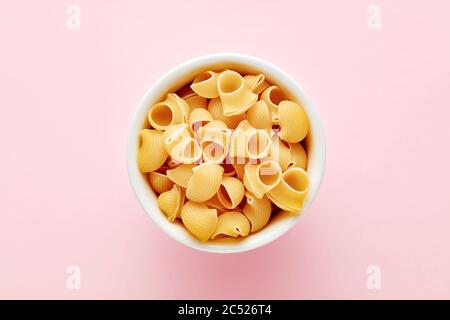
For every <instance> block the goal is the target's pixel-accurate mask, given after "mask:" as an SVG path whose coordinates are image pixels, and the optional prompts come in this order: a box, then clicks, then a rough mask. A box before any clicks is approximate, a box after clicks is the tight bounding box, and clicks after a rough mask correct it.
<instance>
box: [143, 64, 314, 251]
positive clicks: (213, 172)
mask: <svg viewBox="0 0 450 320" xmlns="http://www.w3.org/2000/svg"><path fill="white" fill-rule="evenodd" d="M213 70H215V71H211V70H209V71H205V72H203V73H201V74H199V75H198V76H197V77H195V78H194V79H193V80H192V81H190V82H187V80H186V82H184V83H188V84H186V85H184V86H183V87H181V88H180V89H178V90H176V93H168V94H167V95H166V96H165V99H164V100H163V101H160V102H157V103H155V104H154V105H152V106H151V108H149V111H148V113H147V116H148V120H149V121H148V123H146V124H144V127H143V130H142V131H141V132H140V147H139V150H138V154H137V165H138V167H139V169H140V171H141V172H142V173H144V174H145V175H144V176H145V177H147V179H148V183H149V185H150V186H151V188H152V189H153V190H154V192H155V193H156V194H157V203H158V206H159V208H160V209H161V211H162V212H163V214H165V215H166V216H167V218H168V220H169V221H171V222H174V221H175V220H176V219H177V218H179V219H180V220H181V222H182V224H183V225H184V227H185V228H186V229H187V230H188V231H189V232H190V233H191V234H193V235H194V236H195V237H196V238H198V239H199V240H200V241H202V242H205V241H208V240H210V239H211V240H213V239H215V238H218V237H238V236H240V237H245V236H250V237H251V236H252V235H251V234H252V233H255V232H258V231H259V230H261V229H263V228H264V227H265V226H266V225H267V224H268V223H269V222H270V221H271V220H274V221H275V220H277V219H278V217H280V214H278V213H276V212H277V211H279V210H281V212H283V213H288V212H289V213H290V214H295V213H297V212H298V211H299V210H301V208H302V206H303V202H304V200H305V197H306V196H307V193H308V188H309V177H308V173H307V171H305V170H306V168H307V164H308V152H307V151H308V150H307V149H306V150H305V148H304V147H303V145H302V142H301V141H302V140H303V139H304V138H305V137H310V136H308V132H309V120H308V117H307V114H306V112H305V110H304V109H303V107H302V106H301V105H299V104H298V103H296V102H293V101H291V100H288V99H287V97H286V95H285V94H284V92H283V90H282V89H281V88H280V87H278V86H277V84H276V83H270V82H269V81H268V80H267V79H266V76H265V75H264V74H258V73H255V74H245V73H244V74H241V73H238V72H236V71H235V70H221V71H220V70H218V69H216V68H213ZM258 95H259V97H258ZM275 213H276V214H275ZM180 220H178V221H180Z"/></svg>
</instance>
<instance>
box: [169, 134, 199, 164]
mask: <svg viewBox="0 0 450 320" xmlns="http://www.w3.org/2000/svg"><path fill="white" fill-rule="evenodd" d="M170 156H171V157H172V158H173V159H174V160H176V161H178V162H181V163H185V164H190V163H196V162H200V160H201V158H202V149H201V147H200V145H199V143H198V141H197V140H196V139H194V138H191V137H185V138H184V139H182V140H181V141H179V142H178V143H176V144H175V145H174V146H173V148H172V149H171V151H170Z"/></svg>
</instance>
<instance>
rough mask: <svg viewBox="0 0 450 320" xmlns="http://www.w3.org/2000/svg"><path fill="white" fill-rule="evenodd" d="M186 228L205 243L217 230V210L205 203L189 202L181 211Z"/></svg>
mask: <svg viewBox="0 0 450 320" xmlns="http://www.w3.org/2000/svg"><path fill="white" fill-rule="evenodd" d="M181 220H182V221H183V224H184V226H185V227H186V229H188V230H189V231H190V232H191V233H192V234H193V235H194V236H196V237H197V238H198V239H199V240H200V241H202V242H205V241H207V240H208V239H209V238H211V236H212V235H213V234H214V231H215V230H216V228H217V221H218V218H217V210H216V209H211V208H208V207H207V206H206V204H204V203H199V202H194V201H187V202H186V203H185V204H184V206H183V208H182V210H181Z"/></svg>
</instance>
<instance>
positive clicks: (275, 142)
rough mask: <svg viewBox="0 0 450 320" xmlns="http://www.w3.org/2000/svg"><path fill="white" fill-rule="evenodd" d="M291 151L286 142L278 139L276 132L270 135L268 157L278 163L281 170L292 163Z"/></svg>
mask: <svg viewBox="0 0 450 320" xmlns="http://www.w3.org/2000/svg"><path fill="white" fill-rule="evenodd" d="M291 154H292V151H291V149H290V147H288V146H287V145H286V143H285V142H284V141H283V140H281V139H280V137H279V135H278V134H274V135H273V136H272V148H271V151H270V157H269V158H270V159H271V160H273V161H276V162H278V163H279V165H280V167H281V170H283V171H284V170H286V168H287V167H288V166H290V165H291V163H292V157H291Z"/></svg>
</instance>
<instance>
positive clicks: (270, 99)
mask: <svg viewBox="0 0 450 320" xmlns="http://www.w3.org/2000/svg"><path fill="white" fill-rule="evenodd" d="M261 100H262V101H264V102H265V103H267V106H268V107H269V112H270V117H271V118H272V122H273V123H278V106H279V104H280V102H281V101H283V100H286V97H285V95H284V93H283V92H282V91H281V90H280V88H278V87H277V86H270V87H268V88H267V89H265V90H264V91H263V92H262V93H261Z"/></svg>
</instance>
